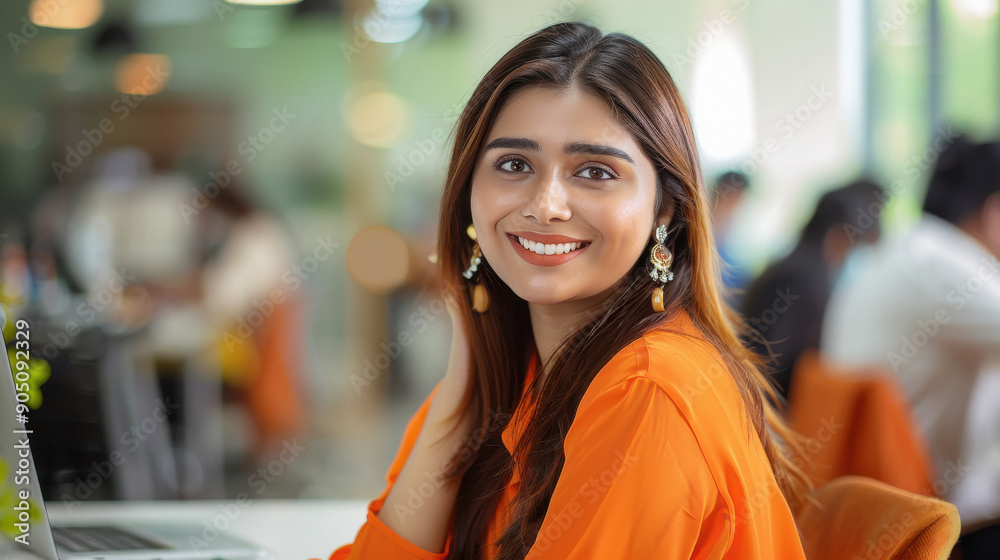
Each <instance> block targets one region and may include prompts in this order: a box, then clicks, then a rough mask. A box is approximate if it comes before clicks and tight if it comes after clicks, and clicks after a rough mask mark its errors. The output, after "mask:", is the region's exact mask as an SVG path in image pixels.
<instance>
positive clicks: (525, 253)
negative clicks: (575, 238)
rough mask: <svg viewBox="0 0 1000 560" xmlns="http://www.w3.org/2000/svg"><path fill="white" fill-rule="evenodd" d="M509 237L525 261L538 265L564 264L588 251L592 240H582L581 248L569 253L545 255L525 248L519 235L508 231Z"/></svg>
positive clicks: (515, 249)
mask: <svg viewBox="0 0 1000 560" xmlns="http://www.w3.org/2000/svg"><path fill="white" fill-rule="evenodd" d="M507 239H509V240H510V243H511V245H513V246H514V251H515V252H517V254H518V255H519V256H520V257H521V258H522V259H524V260H525V261H527V262H528V263H530V264H534V265H538V266H556V265H559V264H563V263H565V262H568V261H570V260H573V259H575V258H576V257H577V256H578V255H579V254H580V253H582V252H584V251H586V250H587V247H589V246H590V242H589V241H583V242H581V243H583V246H582V247H580V248H579V249H575V250H573V251H570V252H568V253H563V254H561V255H558V254H553V255H544V254H543V255H539V254H538V253H536V252H534V251H529V250H528V249H525V248H524V247H523V246H521V242H520V240H519V239H518V236H516V235H513V234H510V233H508V234H507ZM567 239H568V238H567Z"/></svg>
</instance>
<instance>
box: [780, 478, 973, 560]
mask: <svg viewBox="0 0 1000 560" xmlns="http://www.w3.org/2000/svg"><path fill="white" fill-rule="evenodd" d="M812 496H813V498H814V503H810V502H809V501H804V504H803V505H802V506H801V507H800V508H799V510H798V511H797V512H796V516H795V520H796V523H797V525H798V528H799V532H800V533H801V535H802V546H803V548H804V549H805V553H806V558H808V559H809V560H876V559H877V560H944V559H945V558H948V556H949V554H951V550H952V548H953V547H954V546H955V542H956V541H957V540H958V535H959V531H960V530H961V527H962V524H961V521H960V520H959V517H958V510H957V509H955V506H953V505H952V504H949V503H948V502H944V501H941V500H938V499H936V498H929V497H927V496H919V495H917V494H913V493H911V492H906V491H904V490H900V489H898V488H893V487H892V486H889V485H888V484H884V483H882V482H878V481H876V480H872V479H870V478H864V477H860V476H847V477H842V478H838V479H836V480H834V481H833V482H831V483H830V484H827V485H826V486H823V487H822V488H819V489H817V490H815V491H813V493H812Z"/></svg>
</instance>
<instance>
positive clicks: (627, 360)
mask: <svg viewBox="0 0 1000 560" xmlns="http://www.w3.org/2000/svg"><path fill="white" fill-rule="evenodd" d="M636 379H644V380H646V381H648V382H652V383H653V384H655V385H656V386H657V388H659V389H661V390H663V391H664V392H666V393H667V395H668V396H669V397H670V398H671V400H673V401H674V402H675V404H678V405H681V404H682V403H689V402H690V401H691V400H692V399H693V398H694V397H695V396H698V395H701V394H705V393H712V394H714V395H716V396H717V397H719V398H721V399H723V400H727V401H728V400H730V399H729V397H731V396H732V392H734V391H736V390H737V389H736V386H735V382H734V381H733V379H732V376H731V375H730V372H729V369H728V367H727V366H726V364H725V361H724V360H723V358H722V355H721V354H720V353H719V351H718V350H717V349H716V348H715V346H713V345H712V344H711V342H709V341H708V339H707V338H706V337H705V335H704V334H703V333H702V332H701V330H700V329H699V328H698V327H697V326H696V325H695V324H694V322H693V321H692V319H691V318H690V316H689V315H688V314H687V313H686V312H685V311H683V310H681V311H678V312H676V313H675V315H674V316H673V317H671V318H670V319H669V320H667V321H665V322H664V323H662V324H661V325H658V326H657V327H656V328H653V329H651V330H649V331H646V332H645V333H644V334H643V335H642V336H641V337H640V338H637V339H636V340H634V341H632V342H631V343H630V344H629V345H628V346H626V347H625V348H623V349H622V350H620V351H619V352H618V353H617V354H615V356H614V357H613V358H612V359H611V360H610V361H609V362H608V363H607V364H606V365H605V366H604V367H603V368H602V369H601V371H600V372H598V374H597V376H596V377H595V378H594V380H593V382H592V383H591V386H590V387H589V388H588V390H587V394H586V395H584V399H583V401H582V402H581V407H583V406H585V405H586V403H587V400H588V399H593V398H596V397H597V396H598V395H601V394H603V393H605V392H606V391H608V390H611V389H613V388H614V387H616V386H619V385H622V384H628V383H630V382H632V381H634V380H636ZM682 408H686V407H682Z"/></svg>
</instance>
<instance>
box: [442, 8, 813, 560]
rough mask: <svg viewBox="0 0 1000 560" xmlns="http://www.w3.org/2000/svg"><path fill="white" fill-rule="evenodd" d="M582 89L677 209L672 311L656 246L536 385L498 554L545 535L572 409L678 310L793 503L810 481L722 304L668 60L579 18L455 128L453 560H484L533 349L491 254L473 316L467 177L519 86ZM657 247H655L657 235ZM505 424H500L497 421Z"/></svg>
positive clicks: (520, 552)
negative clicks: (463, 409) (481, 302)
mask: <svg viewBox="0 0 1000 560" xmlns="http://www.w3.org/2000/svg"><path fill="white" fill-rule="evenodd" d="M532 86H544V87H554V88H568V87H571V86H572V87H579V88H581V89H582V90H584V91H587V92H588V93H591V94H594V95H596V96H598V97H600V98H601V99H603V100H604V101H605V102H607V104H608V107H609V108H610V110H611V111H612V114H614V115H615V117H616V118H617V119H618V120H619V122H620V123H621V124H622V125H623V126H624V127H625V128H626V129H627V130H628V131H629V132H630V133H631V134H632V136H633V138H635V140H636V142H637V143H638V144H639V145H640V146H641V147H642V149H643V150H644V152H645V155H646V156H647V157H649V159H650V160H651V161H652V163H653V165H654V168H655V169H656V170H657V183H658V189H657V197H656V208H654V209H652V210H655V212H656V215H660V213H661V210H663V209H671V208H672V210H673V218H672V220H671V224H670V228H671V233H670V237H669V240H668V243H669V244H670V247H669V248H670V249H671V251H672V252H673V254H674V264H673V271H674V274H675V279H674V281H673V282H671V283H669V284H667V285H666V287H665V288H664V301H665V305H666V306H668V308H667V311H666V313H656V312H654V311H653V310H652V308H651V306H650V294H651V293H652V290H653V287H654V284H653V281H652V279H651V278H650V276H649V274H648V273H647V271H646V259H645V257H646V255H648V253H649V248H650V247H649V246H647V247H646V250H645V251H644V252H643V253H642V256H641V257H640V258H639V259H638V260H637V261H636V262H635V264H634V265H633V268H632V271H631V272H630V273H629V274H628V275H626V277H625V278H623V281H622V282H620V283H619V288H618V289H617V291H616V292H615V293H614V294H613V295H612V296H611V297H610V298H609V299H608V300H607V301H606V302H605V305H603V306H601V309H599V310H595V315H594V318H593V319H591V320H590V321H589V322H588V323H587V324H586V325H583V326H582V327H581V328H579V329H578V330H577V331H576V332H575V333H574V334H573V335H572V336H570V337H569V339H567V340H565V341H563V344H562V346H560V348H559V350H558V351H557V352H555V354H554V356H553V358H552V359H551V360H550V363H546V364H541V365H540V367H544V370H545V372H546V373H545V376H544V382H543V383H542V384H541V385H540V386H539V387H532V388H531V390H532V392H533V398H534V399H536V403H537V408H536V410H537V411H538V412H537V413H536V414H535V416H534V417H533V418H532V420H531V422H530V424H529V425H528V427H527V428H526V431H525V433H524V435H523V437H522V438H521V440H520V442H519V444H518V446H517V448H516V449H515V450H514V455H515V456H516V457H517V459H518V461H517V462H518V464H520V465H522V466H523V467H522V468H523V470H522V471H520V474H521V485H520V488H519V490H518V492H517V495H516V497H515V498H514V502H513V504H512V510H511V517H510V524H509V526H507V527H506V529H505V530H504V532H503V535H502V536H501V537H500V540H499V542H498V543H496V544H497V545H498V556H497V558H498V560H513V559H523V558H524V557H525V555H526V554H527V552H528V550H529V549H530V548H531V546H532V544H533V543H534V541H535V538H536V536H537V534H538V530H539V528H540V526H541V523H542V518H543V517H544V515H545V512H546V510H547V508H548V505H549V500H550V499H551V497H552V493H553V491H554V489H555V485H556V481H557V480H558V478H559V474H560V472H561V471H562V467H563V461H564V457H563V442H564V440H565V437H566V433H567V431H568V430H569V427H570V424H571V423H572V421H573V418H574V415H575V414H576V410H577V407H578V406H579V404H580V401H581V399H582V398H583V394H584V392H585V391H586V390H587V388H588V386H589V385H590V383H591V381H592V380H593V379H594V377H595V376H596V375H597V373H598V371H600V369H601V368H602V367H603V366H604V365H605V364H606V363H608V361H610V359H611V358H612V357H613V356H614V355H615V354H616V353H617V352H618V351H620V350H621V349H623V348H624V347H626V346H627V345H628V344H629V343H631V342H633V341H634V340H636V339H638V338H640V337H642V335H643V333H644V332H646V331H647V330H649V329H651V328H654V327H655V326H657V324H659V323H661V322H663V319H664V318H665V317H667V316H669V315H670V314H671V312H672V311H676V310H678V309H684V310H686V311H687V312H688V314H689V315H690V316H691V318H692V320H693V321H694V322H695V324H696V325H697V326H698V327H699V328H700V329H701V331H702V332H703V333H704V334H705V336H706V337H707V339H708V340H709V341H710V342H711V343H712V344H713V345H714V346H715V347H716V348H717V349H718V351H719V352H720V353H721V355H722V356H723V358H724V359H725V361H726V362H727V364H728V366H729V370H730V372H731V374H732V376H733V378H734V380H735V381H736V384H737V386H738V387H739V389H740V391H741V393H742V395H743V400H744V402H745V404H746V414H747V417H748V418H749V419H750V420H751V424H752V426H753V428H754V429H755V431H756V435H757V436H758V437H759V438H760V441H761V443H762V444H763V447H764V450H765V451H766V453H767V457H768V459H769V461H770V463H771V467H772V470H773V471H774V473H775V476H776V478H777V482H778V485H779V487H780V488H781V490H782V492H783V493H784V495H785V497H786V499H789V501H793V500H794V501H796V502H797V501H798V499H799V498H800V497H801V496H802V493H803V489H804V488H805V485H806V482H805V479H804V478H803V477H802V475H801V473H800V471H798V469H796V468H795V466H794V465H793V464H792V463H791V461H790V460H789V458H788V457H786V456H785V455H784V454H783V451H782V449H781V448H780V446H779V443H778V441H777V439H776V437H775V433H776V434H777V436H778V437H780V438H787V437H790V436H789V435H788V433H787V431H786V428H785V427H784V425H783V423H782V422H781V420H780V418H779V417H778V415H777V413H776V412H775V411H774V410H773V409H772V408H771V407H770V406H769V404H768V402H767V400H766V396H767V395H772V389H771V388H770V386H769V385H768V383H767V381H766V378H765V377H764V375H763V374H762V373H761V372H760V369H759V367H758V365H759V363H760V362H759V361H758V360H757V358H755V357H754V355H753V354H752V353H750V352H749V351H748V350H747V349H746V348H745V347H744V346H743V344H742V343H741V342H740V338H739V333H740V332H742V330H743V328H744V327H743V324H742V322H741V321H740V319H739V318H738V317H737V316H736V315H735V314H734V313H733V312H732V311H731V310H730V309H729V308H728V307H727V306H726V305H725V304H724V303H723V302H722V300H721V298H720V293H719V289H720V288H719V286H720V280H719V272H718V270H719V265H718V255H717V252H716V249H715V245H714V242H713V239H712V232H711V227H710V221H709V215H708V210H707V209H708V201H707V195H706V189H705V187H704V184H703V180H702V176H701V169H700V165H699V163H698V154H697V149H696V146H695V141H694V135H693V133H692V130H691V124H690V122H689V120H688V115H687V109H686V108H685V106H684V102H683V100H682V99H681V95H680V93H679V92H678V90H677V87H676V86H675V85H674V82H673V80H672V79H671V77H670V75H669V73H668V72H667V70H666V68H665V67H664V66H663V63H662V62H660V60H659V59H658V58H657V57H656V55H654V54H653V53H652V52H651V51H650V50H649V49H648V48H646V47H645V46H644V45H643V44H642V43H640V42H639V41H637V40H635V39H633V38H632V37H629V36H627V35H623V34H620V33H610V34H607V35H603V34H602V33H601V32H600V30H598V29H597V28H595V27H593V26H591V25H587V24H583V23H557V24H555V25H551V26H549V27H546V28H544V29H542V30H540V31H538V32H536V33H534V34H532V35H531V36H529V37H528V38H526V39H524V40H523V41H521V42H520V43H519V44H517V45H516V46H515V47H514V48H513V49H511V50H510V51H509V52H508V53H507V54H505V55H504V56H503V57H502V58H501V59H500V61H499V62H497V63H496V64H495V65H494V66H493V68H491V69H490V70H489V72H487V73H486V76H485V77H484V78H483V79H482V81H481V82H480V83H479V85H478V86H477V87H476V89H475V91H474V92H473V94H472V97H471V99H470V100H469V102H468V104H467V105H466V106H465V109H464V111H463V112H462V115H461V117H460V119H459V122H458V127H457V130H456V132H455V143H454V148H453V151H452V156H451V164H450V166H449V168H448V176H447V180H446V183H445V188H444V194H443V196H442V202H441V217H440V225H439V232H438V248H437V252H438V258H439V265H440V266H439V267H438V273H439V276H438V277H437V278H436V280H437V281H438V284H437V285H438V286H439V287H440V288H441V289H443V290H445V291H446V292H447V293H448V294H449V295H450V296H452V297H455V299H456V301H457V302H458V304H459V308H460V310H461V313H462V315H463V318H464V320H465V322H466V324H467V325H468V328H469V332H468V339H469V344H470V347H471V356H472V358H471V361H472V364H471V368H472V372H471V374H472V376H473V380H474V382H473V383H471V384H470V392H469V394H468V395H466V398H467V399H468V401H467V406H469V407H473V408H472V409H471V410H473V411H474V412H476V413H477V416H478V417H479V418H480V427H481V428H482V430H479V431H478V432H477V433H478V434H479V435H480V436H481V435H482V434H486V437H485V438H484V437H477V438H473V437H471V436H470V438H469V439H468V440H467V441H466V443H465V447H464V448H463V449H462V450H461V451H459V452H458V453H457V454H456V455H455V460H454V462H453V464H454V468H453V470H452V471H451V475H452V476H455V477H459V476H460V477H461V484H460V488H459V492H458V497H457V500H456V505H455V517H454V521H453V525H452V535H453V540H452V543H451V548H450V552H449V555H448V558H449V559H461V560H471V559H479V558H482V557H483V553H484V552H485V547H487V546H488V543H486V542H485V539H486V535H487V528H488V525H489V523H490V520H491V518H492V516H493V514H494V512H495V509H496V507H497V504H498V500H499V498H500V496H501V495H502V494H503V489H504V488H505V486H506V484H507V482H508V480H509V477H510V474H511V468H512V457H511V456H510V454H509V453H508V452H507V450H506V448H505V447H504V445H503V443H502V441H501V440H500V434H501V430H499V429H497V428H498V418H505V417H508V415H507V414H506V413H510V412H513V411H514V410H515V408H516V407H517V405H518V401H519V399H520V396H521V390H520V389H521V387H523V385H524V382H525V377H526V370H527V366H528V361H529V358H530V355H531V351H532V348H533V337H532V332H531V323H530V320H529V317H528V306H527V302H525V301H524V300H522V299H521V298H519V297H518V296H517V295H515V294H514V293H513V291H511V290H510V288H509V287H507V286H506V285H505V284H504V283H503V281H502V280H500V278H499V277H498V276H497V274H496V273H495V272H494V270H493V269H492V267H491V266H490V264H489V261H488V258H484V260H483V263H482V264H481V265H480V266H479V273H478V274H479V280H480V281H482V282H483V283H484V284H485V286H486V288H487V290H488V291H489V294H490V299H491V303H490V308H489V310H488V311H487V312H486V313H482V314H480V313H474V312H473V311H472V309H471V304H470V294H469V290H468V285H467V282H465V281H464V280H463V279H462V276H461V273H462V271H463V270H464V269H465V268H466V267H467V266H468V263H469V259H470V258H471V253H472V243H471V241H470V240H469V239H468V238H467V237H466V228H467V227H468V225H469V224H470V223H472V210H471V206H470V192H471V188H472V174H473V169H474V167H475V165H476V161H477V160H478V158H479V155H480V152H481V150H482V148H483V144H484V142H485V140H486V138H487V134H488V133H489V131H490V129H491V127H492V126H493V123H494V122H495V121H496V118H497V115H498V114H499V113H500V111H501V109H502V108H503V107H504V105H505V103H506V102H507V101H508V100H509V99H510V98H511V96H512V95H513V94H514V93H515V92H517V91H519V90H520V89H522V88H525V87H532ZM651 242H652V240H651ZM500 424H501V425H502V424H503V421H501V422H500Z"/></svg>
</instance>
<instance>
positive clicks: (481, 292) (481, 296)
mask: <svg viewBox="0 0 1000 560" xmlns="http://www.w3.org/2000/svg"><path fill="white" fill-rule="evenodd" d="M465 232H466V233H467V234H469V237H470V238H472V240H473V241H475V242H476V244H475V245H473V246H472V258H471V259H470V260H469V268H468V269H466V270H465V272H463V273H462V276H464V277H465V279H466V280H471V279H472V275H473V274H475V273H476V271H477V270H479V264H480V263H482V262H483V252H482V250H480V249H479V240H478V239H477V238H476V226H475V225H474V224H469V227H468V228H466V230H465ZM489 308H490V294H489V292H487V291H486V286H484V285H483V283H482V282H479V283H477V284H473V285H472V309H473V310H474V311H476V312H477V313H485V312H486V310H487V309H489Z"/></svg>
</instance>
